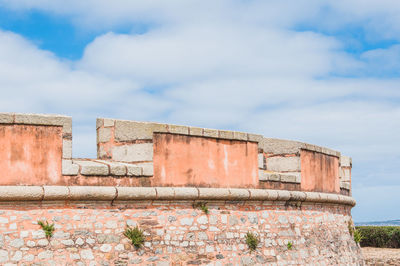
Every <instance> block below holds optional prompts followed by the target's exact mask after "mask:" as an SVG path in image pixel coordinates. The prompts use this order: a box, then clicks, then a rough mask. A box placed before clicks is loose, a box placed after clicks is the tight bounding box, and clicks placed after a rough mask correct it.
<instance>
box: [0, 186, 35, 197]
mask: <svg viewBox="0 0 400 266" xmlns="http://www.w3.org/2000/svg"><path fill="white" fill-rule="evenodd" d="M42 198H43V189H42V187H40V186H0V201H19V200H25V201H26V200H27V199H29V200H32V201H35V200H41V199H42Z"/></svg>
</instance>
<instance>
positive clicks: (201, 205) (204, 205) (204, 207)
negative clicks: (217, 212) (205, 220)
mask: <svg viewBox="0 0 400 266" xmlns="http://www.w3.org/2000/svg"><path fill="white" fill-rule="evenodd" d="M193 208H196V209H200V210H202V211H203V212H204V213H205V214H208V207H207V202H198V203H196V204H194V205H193Z"/></svg>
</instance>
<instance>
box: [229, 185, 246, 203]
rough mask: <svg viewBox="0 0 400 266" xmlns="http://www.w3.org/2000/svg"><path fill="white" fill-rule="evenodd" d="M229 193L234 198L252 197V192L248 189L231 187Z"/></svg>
mask: <svg viewBox="0 0 400 266" xmlns="http://www.w3.org/2000/svg"><path fill="white" fill-rule="evenodd" d="M229 193H230V194H231V195H230V196H231V199H233V200H248V199H250V192H249V191H248V190H247V189H241V188H230V189H229Z"/></svg>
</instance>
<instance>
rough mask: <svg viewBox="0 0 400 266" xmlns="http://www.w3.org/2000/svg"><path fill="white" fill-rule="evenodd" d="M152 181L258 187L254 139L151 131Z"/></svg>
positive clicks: (183, 184) (167, 184)
mask: <svg viewBox="0 0 400 266" xmlns="http://www.w3.org/2000/svg"><path fill="white" fill-rule="evenodd" d="M153 143H154V184H153V185H160V186H202V187H257V186H258V162H257V152H258V146H257V143H255V142H247V141H238V140H223V139H214V138H204V137H194V136H187V135H176V134H164V133H154V138H153Z"/></svg>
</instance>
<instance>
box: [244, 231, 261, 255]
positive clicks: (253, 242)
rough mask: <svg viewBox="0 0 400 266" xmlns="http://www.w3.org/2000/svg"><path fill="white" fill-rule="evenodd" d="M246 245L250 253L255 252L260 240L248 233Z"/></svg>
mask: <svg viewBox="0 0 400 266" xmlns="http://www.w3.org/2000/svg"><path fill="white" fill-rule="evenodd" d="M246 244H247V246H248V247H249V249H250V251H254V250H256V248H257V245H258V238H257V237H256V236H255V235H254V234H253V233H251V232H247V234H246Z"/></svg>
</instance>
